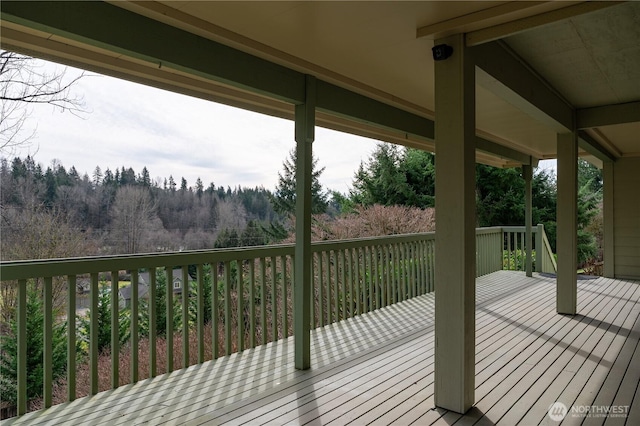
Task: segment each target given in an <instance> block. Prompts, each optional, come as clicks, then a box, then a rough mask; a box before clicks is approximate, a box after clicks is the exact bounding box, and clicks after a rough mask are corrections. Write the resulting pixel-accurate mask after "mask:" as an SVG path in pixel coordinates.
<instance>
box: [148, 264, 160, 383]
mask: <svg viewBox="0 0 640 426" xmlns="http://www.w3.org/2000/svg"><path fill="white" fill-rule="evenodd" d="M156 290H157V282H156V268H155V267H151V268H149V293H148V295H149V377H156V375H157V374H158V367H157V358H158V350H157V337H156V336H157V327H158V325H157V318H158V312H157V308H158V307H157V305H156V298H157V294H156Z"/></svg>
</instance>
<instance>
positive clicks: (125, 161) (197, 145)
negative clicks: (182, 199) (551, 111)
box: [15, 61, 555, 193]
mask: <svg viewBox="0 0 640 426" xmlns="http://www.w3.org/2000/svg"><path fill="white" fill-rule="evenodd" d="M39 64H40V66H41V67H42V68H40V69H39V71H44V70H46V71H47V72H52V71H55V70H57V71H63V70H64V69H65V67H63V66H61V65H57V64H53V63H49V62H44V61H39ZM80 73H81V71H80V70H77V69H74V68H66V77H67V78H73V77H75V76H77V75H79V74H80ZM73 90H74V92H73V93H74V94H75V95H78V96H81V97H83V98H84V103H85V108H86V110H87V112H86V113H83V114H81V116H80V117H78V116H76V115H73V114H71V113H69V112H64V113H62V112H60V110H55V109H53V108H51V107H50V106H47V105H44V106H41V105H39V106H36V107H33V108H31V115H30V117H29V120H28V121H27V122H26V124H25V128H24V133H25V134H30V133H31V132H33V131H35V137H34V138H33V139H32V140H31V142H32V143H31V145H30V146H28V147H24V148H22V149H21V150H19V151H18V152H16V153H15V155H18V156H21V157H23V158H24V157H25V156H26V155H28V154H30V155H32V156H33V157H34V158H35V160H36V162H38V163H41V164H42V165H44V166H45V168H46V167H47V166H49V165H50V164H51V162H52V161H53V160H54V159H56V160H59V161H60V162H61V163H62V164H63V165H64V166H65V168H67V169H69V168H71V166H75V167H76V169H77V170H78V172H79V173H80V174H81V175H82V174H84V173H87V174H88V175H89V176H91V175H92V172H93V170H94V169H95V168H96V166H100V168H101V169H102V170H103V171H104V170H105V169H106V168H110V169H111V170H112V171H115V170H116V169H117V168H121V167H122V166H124V167H125V168H128V167H132V168H133V169H134V170H135V172H136V173H140V172H141V171H142V168H143V167H145V166H146V167H147V169H148V170H149V173H150V175H151V178H152V179H160V182H162V180H163V179H164V178H168V177H169V176H170V175H172V176H173V177H174V179H175V181H176V182H177V183H178V184H179V183H180V179H181V178H182V177H184V178H185V179H186V180H187V184H188V185H189V186H193V185H194V184H195V181H196V179H197V178H198V177H200V178H201V179H202V181H203V183H204V185H205V186H208V185H209V183H211V182H214V183H215V185H216V186H220V185H222V186H224V187H227V186H231V187H235V186H237V185H242V186H249V187H254V186H264V187H265V188H268V189H273V188H275V186H276V184H277V178H278V172H279V171H281V170H282V162H283V161H284V159H285V158H286V157H287V155H288V152H289V150H291V149H292V148H294V147H295V141H294V139H293V135H294V125H293V122H292V121H288V120H283V119H278V118H273V117H269V116H266V115H261V114H257V113H253V112H248V111H244V110H241V109H237V108H232V107H228V106H225V105H221V104H216V103H213V102H209V101H204V100H200V99H195V98H190V97H187V96H184V95H178V94H175V93H171V92H166V91H162V90H159V89H154V88H150V87H146V86H143V85H140V84H136V83H130V82H127V81H124V80H119V79H115V78H111V77H106V76H102V75H98V74H95V73H87V75H86V76H85V77H83V78H82V79H81V80H79V82H78V83H77V84H76V85H75V86H74V89H73ZM376 143H377V141H374V140H372V139H367V138H362V137H357V136H353V135H348V134H344V133H340V132H336V131H332V130H327V129H321V128H318V129H317V130H316V141H315V142H314V144H313V151H314V156H315V157H317V158H318V164H319V166H320V167H325V171H324V173H323V175H322V176H321V183H322V185H323V186H325V187H326V188H330V189H333V190H337V191H340V192H342V193H347V192H348V190H349V188H350V186H351V183H352V181H353V176H354V173H355V171H356V170H357V168H358V166H359V165H360V162H361V161H365V162H366V161H367V160H368V159H369V158H370V155H371V153H372V152H373V150H374V149H375V145H376ZM541 166H542V167H543V168H548V167H550V168H553V167H554V166H555V161H552V162H541Z"/></svg>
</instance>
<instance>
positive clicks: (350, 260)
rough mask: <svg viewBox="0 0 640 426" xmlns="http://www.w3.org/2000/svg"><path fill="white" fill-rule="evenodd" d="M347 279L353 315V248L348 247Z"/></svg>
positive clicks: (350, 313)
mask: <svg viewBox="0 0 640 426" xmlns="http://www.w3.org/2000/svg"><path fill="white" fill-rule="evenodd" d="M347 276H348V277H347V279H348V280H349V313H348V316H347V318H351V317H353V250H351V249H347Z"/></svg>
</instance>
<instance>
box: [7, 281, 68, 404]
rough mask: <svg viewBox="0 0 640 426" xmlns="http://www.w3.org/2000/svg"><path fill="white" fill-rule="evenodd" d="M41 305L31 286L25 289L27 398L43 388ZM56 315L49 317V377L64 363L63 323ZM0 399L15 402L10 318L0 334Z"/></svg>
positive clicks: (15, 369)
mask: <svg viewBox="0 0 640 426" xmlns="http://www.w3.org/2000/svg"><path fill="white" fill-rule="evenodd" d="M43 308H44V306H43V301H42V294H41V293H40V292H38V291H36V290H35V289H34V288H33V286H31V285H29V286H28V288H27V305H26V309H27V312H26V318H27V333H26V337H27V357H26V363H27V398H28V399H32V398H37V397H39V396H41V395H42V390H43V371H44V365H43V350H44V319H45V317H44V309H43ZM56 317H57V316H56V314H55V313H54V314H53V315H52V318H50V319H49V321H51V322H52V323H53V329H52V331H53V334H52V338H51V342H52V349H53V351H52V361H53V362H52V373H53V374H52V376H53V380H56V379H57V378H59V377H61V376H62V375H63V374H64V372H65V369H66V366H67V365H66V364H67V340H66V328H67V327H66V323H64V322H60V321H59V320H56ZM0 347H1V348H2V350H1V351H0V394H1V396H0V399H1V400H2V401H8V402H12V403H16V401H17V372H18V322H17V320H16V319H15V317H13V318H12V319H11V320H10V321H9V333H7V334H6V335H2V336H0Z"/></svg>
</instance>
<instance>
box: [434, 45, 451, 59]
mask: <svg viewBox="0 0 640 426" xmlns="http://www.w3.org/2000/svg"><path fill="white" fill-rule="evenodd" d="M431 51H432V52H433V60H434V61H444V60H445V59H447V58H448V57H450V56H451V55H453V47H451V46H449V45H448V44H439V45H437V46H433V47H432V48H431Z"/></svg>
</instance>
